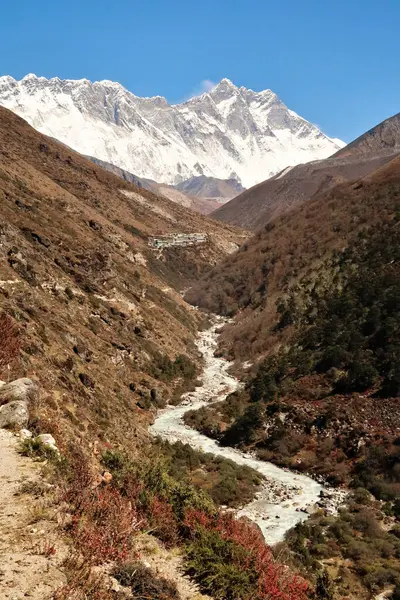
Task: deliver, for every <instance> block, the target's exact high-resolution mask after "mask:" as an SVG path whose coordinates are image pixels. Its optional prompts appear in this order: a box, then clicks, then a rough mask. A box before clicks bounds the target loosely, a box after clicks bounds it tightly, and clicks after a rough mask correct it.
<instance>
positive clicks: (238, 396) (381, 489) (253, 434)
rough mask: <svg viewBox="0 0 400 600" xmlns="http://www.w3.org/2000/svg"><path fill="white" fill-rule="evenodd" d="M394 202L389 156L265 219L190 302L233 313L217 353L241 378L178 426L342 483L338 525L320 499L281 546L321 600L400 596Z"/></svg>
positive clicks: (398, 179) (395, 183) (399, 185)
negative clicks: (229, 361) (374, 166)
mask: <svg viewBox="0 0 400 600" xmlns="http://www.w3.org/2000/svg"><path fill="white" fill-rule="evenodd" d="M392 156H393V155H392ZM399 199H400V157H399V156H397V157H395V158H393V159H392V160H391V161H390V162H388V163H387V164H385V165H384V166H380V167H379V166H378V168H377V169H376V170H375V171H374V172H373V173H371V174H369V175H367V176H365V177H363V178H360V179H358V180H357V181H356V182H346V183H342V184H340V185H337V186H335V187H333V188H332V189H330V190H328V191H325V192H322V193H319V194H316V195H315V196H314V197H313V198H312V199H311V200H309V201H308V202H304V203H303V204H302V205H300V206H297V207H295V208H293V210H292V211H290V212H288V213H286V214H284V215H281V216H279V217H277V218H275V219H273V220H271V221H270V222H269V223H268V224H267V225H266V226H265V227H264V228H262V229H260V230H259V231H258V232H257V233H256V234H255V235H254V236H253V238H251V239H250V240H249V241H248V242H246V243H245V244H244V245H243V246H242V247H241V248H240V250H239V251H238V252H237V253H236V254H235V255H233V256H232V257H231V258H230V259H228V260H226V261H224V262H223V263H221V264H220V265H218V266H217V267H215V268H214V269H213V271H212V272H211V273H209V274H207V275H206V277H205V278H204V279H203V280H202V281H200V282H199V283H198V284H196V286H195V287H193V289H192V290H190V291H189V292H188V293H187V295H186V298H187V299H189V300H190V301H192V302H194V303H196V305H200V306H201V307H203V308H208V309H209V310H212V311H218V312H220V313H221V314H225V315H228V316H230V317H232V321H231V323H230V324H228V325H227V326H225V328H224V330H223V333H222V344H221V347H220V353H221V354H223V355H225V356H226V357H228V358H235V359H236V364H237V371H236V372H237V374H239V373H241V374H242V375H244V377H245V378H246V383H245V385H243V386H242V387H241V388H240V389H239V390H237V391H236V392H234V393H233V394H231V395H230V396H228V397H227V398H226V399H225V400H224V401H222V402H216V403H214V404H213V405H211V406H210V405H208V406H203V407H201V408H200V410H197V411H196V410H194V411H191V412H189V413H187V414H186V415H185V423H186V424H187V425H188V426H190V427H195V428H196V429H198V431H200V432H201V433H202V434H205V435H207V436H210V437H213V438H214V439H215V440H217V441H218V443H219V444H220V445H222V446H232V447H236V448H239V449H240V450H242V451H243V450H245V451H247V452H249V453H250V456H251V457H254V456H257V457H258V458H259V459H262V460H265V461H268V462H270V461H272V462H273V463H275V464H278V465H280V466H284V467H286V468H288V469H296V470H298V471H300V472H301V471H303V472H306V473H307V474H310V473H314V476H320V477H322V478H323V480H326V479H328V481H330V482H332V483H333V484H334V485H336V486H340V487H342V488H343V487H344V490H343V491H344V493H345V495H346V496H345V497H346V502H345V506H343V507H342V508H341V510H340V511H339V513H338V515H337V516H336V517H333V518H331V517H329V516H328V517H327V515H326V513H325V514H324V513H323V512H322V511H321V508H322V507H321V503H320V502H317V503H316V506H315V514H313V516H312V517H311V519H310V520H309V521H307V522H305V523H303V524H302V525H298V526H297V527H296V528H294V529H293V530H292V531H291V532H289V534H288V535H287V537H286V540H285V542H284V543H283V544H282V545H281V546H280V547H279V548H277V552H279V553H281V554H280V555H284V556H287V557H288V558H287V560H288V561H289V562H291V564H292V565H296V567H297V568H301V569H302V572H303V573H305V574H307V576H308V577H310V578H311V579H313V580H314V581H315V579H316V575H317V574H318V573H320V577H321V578H320V579H317V580H316V585H317V588H318V590H319V592H320V593H317V595H316V597H319V598H332V599H333V598H349V599H353V598H359V599H360V600H370V599H371V598H384V597H385V596H386V597H387V598H397V597H398V595H399V593H400V562H399V559H398V557H399V549H400V544H399V528H400V502H399V497H400V474H399V470H398V465H399V460H400V448H399V436H400V418H399V415H400V412H399V402H400V370H399V368H398V354H399V351H400V328H399V325H400V314H399V307H400V304H399V302H398V298H399V296H400V252H399V248H400V227H399V221H400V213H399ZM346 488H347V493H346V491H345V490H346ZM323 494H325V491H324V492H323ZM321 569H325V572H324V573H322V574H321ZM317 577H318V575H317ZM392 592H393V594H392Z"/></svg>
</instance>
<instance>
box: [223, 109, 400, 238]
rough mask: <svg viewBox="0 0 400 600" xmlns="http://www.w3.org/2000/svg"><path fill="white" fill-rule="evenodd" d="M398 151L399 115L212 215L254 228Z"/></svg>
mask: <svg viewBox="0 0 400 600" xmlns="http://www.w3.org/2000/svg"><path fill="white" fill-rule="evenodd" d="M399 153H400V115H395V116H394V117H391V118H390V119H387V120H386V121H384V122H383V123H380V124H379V125H377V126H376V127H374V128H373V129H371V131H369V132H367V133H366V134H364V135H362V136H361V137H359V138H358V139H356V140H355V141H354V142H352V143H351V144H349V145H348V146H346V147H345V148H343V149H342V150H339V152H337V153H336V154H335V155H334V156H333V157H331V158H328V159H325V160H320V161H314V162H310V163H307V164H304V165H297V166H296V167H293V168H288V169H285V170H284V171H282V172H281V173H279V174H278V175H275V176H274V177H271V178H270V179H267V180H266V181H264V182H262V183H260V184H258V185H256V186H254V187H252V188H251V189H249V190H246V191H245V192H243V193H242V194H240V195H239V196H237V197H236V198H234V199H233V200H231V201H230V202H228V203H227V204H225V205H223V206H221V207H220V208H218V210H216V211H215V212H214V213H213V215H212V216H213V217H214V218H215V219H218V220H219V221H223V222H226V223H231V224H233V225H237V226H241V227H246V228H247V229H250V230H252V231H257V230H258V229H260V228H261V227H263V226H264V225H266V224H267V223H268V222H269V221H270V220H272V219H274V218H276V217H277V216H279V215H281V214H284V213H286V212H288V211H289V210H291V209H292V208H294V207H295V206H298V205H299V204H302V203H303V202H306V201H307V200H309V199H311V198H313V197H314V196H316V195H319V194H320V193H321V192H323V191H327V190H328V189H331V188H333V187H334V186H335V185H338V184H340V183H344V182H346V181H356V180H358V179H360V178H362V177H365V176H366V175H368V174H369V173H372V172H374V171H375V170H376V169H377V168H379V167H380V166H382V165H385V164H386V163H387V162H389V161H390V160H392V159H393V158H394V157H395V156H397V155H398V154H399Z"/></svg>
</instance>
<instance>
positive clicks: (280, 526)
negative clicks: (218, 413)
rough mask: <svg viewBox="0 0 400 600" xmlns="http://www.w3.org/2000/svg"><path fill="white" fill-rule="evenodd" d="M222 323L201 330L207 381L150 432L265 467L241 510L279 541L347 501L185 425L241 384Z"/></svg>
mask: <svg viewBox="0 0 400 600" xmlns="http://www.w3.org/2000/svg"><path fill="white" fill-rule="evenodd" d="M221 324H223V321H222V319H220V318H217V319H216V320H215V323H214V324H213V325H212V327H210V329H208V330H207V331H204V332H202V333H201V334H200V336H199V340H198V343H197V345H198V348H199V350H200V352H201V353H202V355H203V359H204V371H203V374H202V378H201V379H202V385H201V386H199V387H197V388H196V390H195V391H194V392H189V393H187V394H185V396H184V397H183V401H182V404H180V405H179V406H168V407H167V408H165V409H163V410H160V411H159V412H158V414H157V417H156V420H155V422H154V424H153V425H152V426H151V427H150V432H151V433H152V434H153V435H155V436H160V437H162V438H163V439H166V440H168V441H170V442H172V443H173V442H176V441H178V440H179V441H181V442H183V443H187V444H189V445H190V446H191V447H192V448H194V449H196V450H202V451H203V452H210V453H212V454H214V455H216V456H222V457H224V458H227V459H230V460H232V461H234V462H236V463H237V464H239V465H247V466H249V467H251V468H252V469H255V470H256V471H258V472H259V473H261V474H262V475H263V477H264V482H263V484H262V488H261V490H260V491H259V492H258V494H257V496H256V498H255V499H254V500H253V501H252V502H250V503H249V504H247V505H246V506H244V507H243V508H242V509H240V510H239V511H238V512H237V514H238V516H246V517H247V518H249V519H251V520H252V521H254V522H255V523H256V524H257V525H258V526H259V528H260V529H261V531H262V533H263V535H264V537H265V540H266V541H267V543H269V544H275V543H277V542H280V541H281V540H282V539H283V538H284V536H285V533H286V532H287V531H288V530H289V529H291V528H292V527H294V526H295V525H296V523H298V522H300V521H304V520H305V519H307V518H308V516H309V514H311V513H312V512H313V511H314V510H316V509H318V508H325V509H326V510H328V511H329V512H334V511H335V510H336V509H337V506H338V504H341V503H342V501H343V498H342V496H343V494H340V493H339V494H338V493H337V492H335V491H334V490H328V489H326V488H324V486H323V485H321V484H320V483H318V482H317V481H315V480H313V479H311V478H310V477H307V476H305V475H302V474H297V473H293V472H291V471H289V470H286V469H281V468H279V467H277V466H275V465H273V464H272V463H268V462H264V461H261V460H258V459H256V458H254V457H253V456H251V455H250V454H247V453H245V452H240V451H239V450H236V449H234V448H227V447H222V446H220V445H219V444H218V442H216V441H215V440H212V439H210V438H208V437H207V436H205V435H203V434H201V433H199V432H198V431H196V430H194V429H191V428H190V427H188V426H187V425H185V423H184V422H183V416H184V414H185V413H186V412H187V411H189V410H197V409H199V408H201V407H202V406H204V405H206V404H209V403H211V402H215V401H220V400H223V399H224V398H226V396H227V395H228V394H230V393H231V392H233V391H235V390H236V389H237V388H238V386H239V385H240V383H239V381H238V380H237V379H235V378H234V377H232V376H231V375H229V373H228V369H229V367H230V363H229V362H228V361H226V360H224V359H223V358H216V357H215V356H214V351H215V349H216V347H217V338H218V334H217V331H218V329H219V327H220V326H221Z"/></svg>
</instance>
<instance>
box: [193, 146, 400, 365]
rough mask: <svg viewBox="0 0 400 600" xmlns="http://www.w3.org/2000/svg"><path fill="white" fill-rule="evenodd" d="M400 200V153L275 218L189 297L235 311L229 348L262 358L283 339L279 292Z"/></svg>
mask: <svg viewBox="0 0 400 600" xmlns="http://www.w3.org/2000/svg"><path fill="white" fill-rule="evenodd" d="M399 202H400V157H397V158H395V159H393V160H392V161H391V162H390V163H389V164H387V165H385V166H384V167H381V168H380V169H378V170H377V171H375V173H373V174H372V175H369V176H367V177H366V178H364V179H363V180H362V181H359V182H357V183H356V184H354V183H345V184H342V185H339V186H337V187H335V188H334V189H332V190H329V191H328V192H325V193H323V194H319V195H317V196H315V197H314V198H313V199H312V200H311V201H309V202H307V203H305V204H303V205H302V206H300V207H297V208H296V209H294V210H293V211H292V212H290V213H288V214H285V215H282V216H280V217H278V218H277V219H275V220H274V221H272V222H271V223H269V224H268V225H267V226H266V227H265V229H263V230H261V231H260V232H258V233H257V234H256V235H255V236H254V237H253V238H251V240H249V241H248V242H246V243H245V244H244V245H243V246H242V247H241V248H240V250H239V251H238V252H237V253H235V254H234V255H233V256H231V257H229V258H228V259H226V260H225V261H224V262H222V263H221V264H219V265H218V266H217V267H215V268H214V269H213V270H212V271H211V272H210V273H208V274H207V275H206V276H205V277H204V279H203V280H202V281H200V282H199V283H198V284H197V285H196V286H194V287H193V289H192V290H191V291H190V292H189V293H188V294H187V298H188V299H189V301H191V302H194V303H196V304H199V305H200V306H202V307H204V308H206V309H208V310H211V311H215V312H220V313H224V314H229V315H235V321H234V323H233V324H232V325H230V326H228V327H226V328H225V332H224V336H223V339H224V343H225V345H226V346H227V347H228V349H229V353H230V354H231V355H233V356H235V357H236V358H241V359H243V360H248V359H254V358H258V357H259V356H261V355H263V354H265V353H266V352H267V351H269V350H270V349H271V348H272V347H273V346H274V344H275V343H276V342H277V341H279V339H280V338H279V336H278V335H277V334H275V333H274V332H273V327H274V325H275V324H276V322H277V317H278V315H277V309H276V302H277V299H278V298H280V297H282V296H283V295H285V294H286V293H287V291H288V290H289V289H291V288H293V286H295V285H296V283H297V282H298V281H299V280H300V278H301V277H303V276H304V275H308V276H310V277H312V274H313V271H314V270H315V269H316V268H317V267H318V266H319V265H321V264H322V263H323V262H324V261H325V260H326V259H327V258H328V257H329V256H330V255H331V253H332V251H333V250H334V249H343V248H345V247H346V246H347V244H348V242H349V241H350V240H351V239H354V237H355V236H356V235H357V233H358V232H359V231H360V230H361V229H362V228H365V227H367V226H370V225H372V224H373V223H376V222H379V221H381V220H384V219H389V218H391V217H392V215H393V214H394V213H395V212H396V211H398V206H399Z"/></svg>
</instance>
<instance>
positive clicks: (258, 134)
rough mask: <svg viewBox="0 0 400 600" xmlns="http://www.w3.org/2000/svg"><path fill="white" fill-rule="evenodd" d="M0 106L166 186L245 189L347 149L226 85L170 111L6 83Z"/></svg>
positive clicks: (118, 88)
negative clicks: (233, 184) (212, 183)
mask: <svg viewBox="0 0 400 600" xmlns="http://www.w3.org/2000/svg"><path fill="white" fill-rule="evenodd" d="M0 105H3V106H5V107H6V108H9V109H11V110H13V111H14V112H16V113H18V114H19V115H20V116H22V117H23V118H25V119H26V120H27V121H28V122H29V123H30V124H31V125H33V126H34V127H35V128H36V129H38V130H39V131H41V132H42V133H45V134H48V135H51V136H53V137H55V138H57V139H59V140H60V141H62V142H63V143H65V144H67V145H69V146H71V147H72V148H74V149H75V150H77V151H79V152H82V153H83V154H86V155H89V156H93V157H95V158H98V159H100V160H103V161H106V162H108V163H111V164H114V165H116V166H118V167H120V168H122V169H125V170H127V171H129V172H132V173H135V174H136V175H137V176H139V177H145V178H149V179H153V180H155V181H159V182H163V183H168V184H172V185H174V184H178V183H180V182H182V181H185V180H186V179H189V178H191V177H198V176H202V175H204V176H207V177H215V178H219V179H230V178H235V179H237V180H238V181H240V182H241V183H242V184H243V185H244V186H246V187H249V186H251V185H253V184H255V183H257V182H259V181H263V180H265V179H266V178H267V177H269V176H271V175H274V174H275V173H277V172H279V171H281V170H282V169H283V168H285V167H287V166H288V165H295V164H298V163H302V162H308V161H310V160H315V159H321V158H325V157H327V156H329V155H331V154H333V153H334V152H336V151H337V150H338V149H339V148H341V147H342V146H343V145H344V144H343V143H341V142H340V141H338V140H332V139H330V138H328V137H327V136H326V135H324V134H323V133H322V132H321V131H320V130H319V129H318V128H317V127H315V126H314V125H312V124H311V123H309V122H308V121H305V120H304V119H302V118H301V117H299V116H298V115H297V114H296V113H295V112H293V111H291V110H290V109H288V108H287V107H286V105H285V104H284V103H283V102H282V101H281V100H280V99H279V97H278V96H277V95H276V94H275V93H274V92H272V91H271V90H264V91H261V92H254V91H253V90H249V89H246V88H244V87H240V88H238V87H237V86H236V85H235V84H234V83H232V81H230V80H229V79H222V81H220V82H219V83H218V84H217V85H216V86H215V87H214V88H213V89H212V90H210V91H209V92H206V93H204V94H202V95H201V96H198V97H195V98H192V99H190V100H188V101H186V102H184V103H182V104H176V105H170V104H169V103H168V102H167V100H166V99H165V98H164V97H162V96H156V97H153V98H140V97H138V96H135V95H134V94H132V93H131V92H130V91H128V90H127V89H126V88H124V87H123V86H122V85H121V84H120V83H117V82H113V81H108V80H104V81H97V82H93V83H92V82H91V81H89V80H88V79H80V80H70V79H66V80H62V79H59V78H58V77H54V78H51V79H46V78H45V77H37V76H36V75H33V74H29V75H26V76H25V77H24V78H23V79H21V80H20V81H16V80H15V79H13V78H12V77H9V76H4V77H0Z"/></svg>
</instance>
